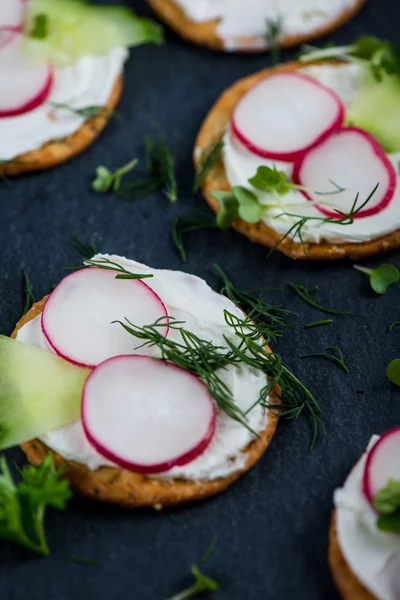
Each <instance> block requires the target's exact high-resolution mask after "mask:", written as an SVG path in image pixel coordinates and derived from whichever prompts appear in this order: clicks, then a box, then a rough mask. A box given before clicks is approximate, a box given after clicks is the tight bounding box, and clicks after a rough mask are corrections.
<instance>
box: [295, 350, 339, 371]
mask: <svg viewBox="0 0 400 600" xmlns="http://www.w3.org/2000/svg"><path fill="white" fill-rule="evenodd" d="M326 350H334V351H335V352H337V354H338V356H336V355H335V354H329V353H324V352H316V353H313V354H306V355H305V356H301V357H300V358H326V359H327V360H331V361H333V362H334V363H336V364H337V365H339V367H340V368H341V369H343V371H345V373H347V374H348V375H349V374H350V370H349V368H348V366H347V365H346V364H345V362H344V359H343V353H342V351H341V350H340V348H338V346H329V347H328V348H326Z"/></svg>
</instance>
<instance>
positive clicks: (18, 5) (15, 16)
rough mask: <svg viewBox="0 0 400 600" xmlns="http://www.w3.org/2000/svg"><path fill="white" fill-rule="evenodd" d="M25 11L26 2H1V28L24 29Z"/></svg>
mask: <svg viewBox="0 0 400 600" xmlns="http://www.w3.org/2000/svg"><path fill="white" fill-rule="evenodd" d="M24 11H25V2H24V0H0V28H1V29H3V27H14V28H18V29H19V30H20V29H21V28H22V24H23V19H24Z"/></svg>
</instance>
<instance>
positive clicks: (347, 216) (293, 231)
mask: <svg viewBox="0 0 400 600" xmlns="http://www.w3.org/2000/svg"><path fill="white" fill-rule="evenodd" d="M378 187H379V183H377V184H376V186H375V187H374V189H373V190H372V192H371V193H370V194H369V196H368V197H367V199H366V200H364V202H362V203H361V204H360V205H359V206H357V204H358V201H359V197H360V194H359V193H358V192H357V194H356V197H355V199H354V202H353V204H352V206H351V209H350V211H349V212H348V213H345V212H343V211H341V210H339V209H337V208H333V209H332V211H333V212H335V213H337V215H338V216H337V217H305V216H303V215H297V214H293V213H289V212H286V211H283V212H281V213H280V214H279V215H277V216H276V217H274V219H279V218H280V217H291V218H295V219H298V220H297V221H296V223H294V224H293V225H292V226H291V227H290V228H289V229H288V231H287V232H286V233H285V234H284V235H283V236H282V237H281V238H280V240H278V242H277V243H276V244H275V246H273V248H271V250H270V251H269V253H268V255H269V254H271V253H272V252H274V250H276V249H277V248H278V247H279V246H280V245H281V244H282V242H284V241H285V240H286V239H287V238H290V239H291V242H294V241H295V239H296V237H298V238H299V240H300V243H301V245H302V246H303V250H304V254H306V253H307V252H306V247H305V242H304V240H303V236H302V232H303V228H304V226H305V225H306V224H307V223H309V222H310V221H315V222H319V223H333V224H335V225H352V224H353V223H354V219H355V217H356V215H357V214H358V213H359V212H360V211H361V210H362V209H363V208H364V207H365V206H366V204H368V202H369V201H370V200H371V198H372V197H373V195H374V194H375V192H376V190H377V189H378Z"/></svg>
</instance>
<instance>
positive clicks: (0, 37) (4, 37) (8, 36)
mask: <svg viewBox="0 0 400 600" xmlns="http://www.w3.org/2000/svg"><path fill="white" fill-rule="evenodd" d="M16 34H17V32H16V31H15V29H13V28H12V27H10V28H9V27H4V28H2V29H0V50H1V49H2V48H3V47H4V46H6V45H7V44H8V43H9V42H11V40H12V39H13V37H14V36H15V35H16Z"/></svg>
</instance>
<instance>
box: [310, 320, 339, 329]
mask: <svg viewBox="0 0 400 600" xmlns="http://www.w3.org/2000/svg"><path fill="white" fill-rule="evenodd" d="M331 323H333V319H324V320H323V321H313V322H312V323H307V325H306V328H307V329H310V328H311V327H320V325H330V324H331Z"/></svg>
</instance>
